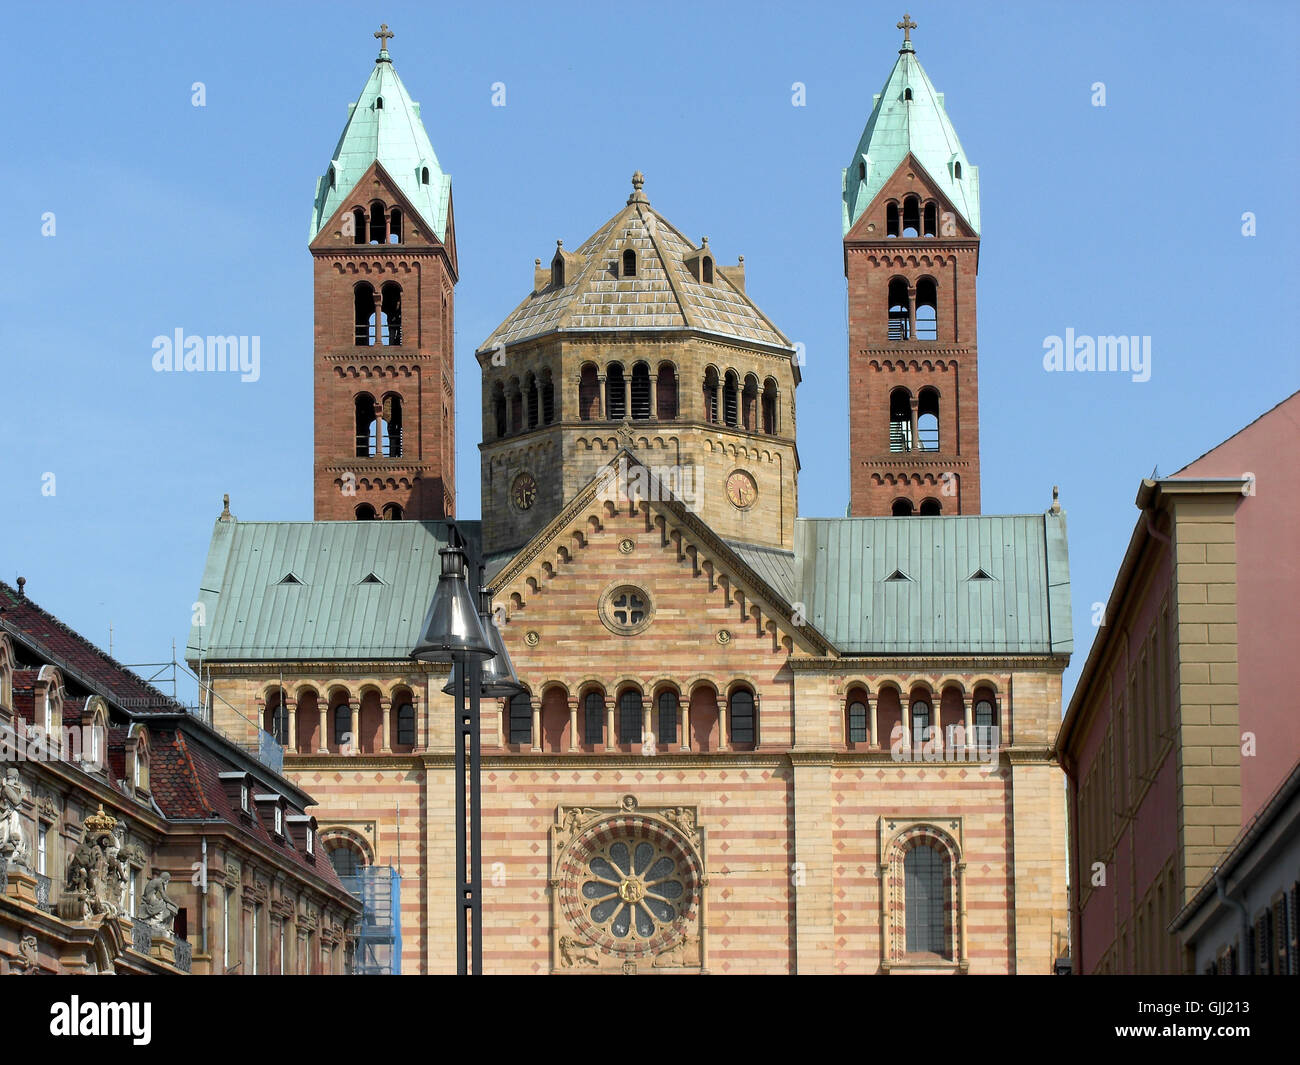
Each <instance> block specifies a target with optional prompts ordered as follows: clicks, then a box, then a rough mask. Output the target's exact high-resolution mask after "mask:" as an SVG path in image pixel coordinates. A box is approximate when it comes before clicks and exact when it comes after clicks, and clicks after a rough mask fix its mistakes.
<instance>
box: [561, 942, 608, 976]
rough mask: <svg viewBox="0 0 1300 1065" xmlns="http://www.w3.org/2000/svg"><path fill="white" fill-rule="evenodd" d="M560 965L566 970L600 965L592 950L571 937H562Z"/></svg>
mask: <svg viewBox="0 0 1300 1065" xmlns="http://www.w3.org/2000/svg"><path fill="white" fill-rule="evenodd" d="M559 946H560V964H561V965H563V966H564V967H565V968H566V969H571V968H573V967H575V966H578V965H591V966H598V965H599V964H600V963H599V962H598V961H597V960H596V958H595V957H594V956H593V952H592V948H590V947H586V946H582V945H581V944H579V943H578V941H577V940H576V939H572V938H570V937H569V936H561V937H560V943H559Z"/></svg>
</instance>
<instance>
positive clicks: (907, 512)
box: [889, 499, 912, 518]
mask: <svg viewBox="0 0 1300 1065" xmlns="http://www.w3.org/2000/svg"><path fill="white" fill-rule="evenodd" d="M889 512H890V513H891V514H892V515H893V516H894V517H896V518H910V517H911V516H912V501H911V500H910V499H895V500H894V505H893V506H892V507H890V508H889Z"/></svg>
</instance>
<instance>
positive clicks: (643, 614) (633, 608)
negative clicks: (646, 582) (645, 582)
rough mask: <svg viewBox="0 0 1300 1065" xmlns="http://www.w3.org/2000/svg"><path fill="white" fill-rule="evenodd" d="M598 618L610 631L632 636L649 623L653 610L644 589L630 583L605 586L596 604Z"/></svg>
mask: <svg viewBox="0 0 1300 1065" xmlns="http://www.w3.org/2000/svg"><path fill="white" fill-rule="evenodd" d="M598 612H599V614H600V620H601V621H602V622H604V623H605V627H606V628H607V629H609V630H610V631H611V632H615V633H618V634H619V635H620V636H632V635H634V634H636V633H638V632H640V631H641V630H642V629H644V628H645V627H646V626H647V625H649V624H650V620H651V618H652V617H653V616H654V610H653V608H652V607H651V604H650V596H649V595H648V594H647V593H646V592H645V591H644V589H641V588H638V587H636V586H635V585H631V584H618V585H614V586H612V587H610V588H607V589H606V590H605V592H604V594H603V595H601V597H600V603H599V606H598Z"/></svg>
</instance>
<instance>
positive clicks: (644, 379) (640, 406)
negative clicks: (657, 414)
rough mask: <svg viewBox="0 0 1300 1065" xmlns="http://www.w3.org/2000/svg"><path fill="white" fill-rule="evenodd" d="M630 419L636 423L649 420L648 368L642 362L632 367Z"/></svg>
mask: <svg viewBox="0 0 1300 1065" xmlns="http://www.w3.org/2000/svg"><path fill="white" fill-rule="evenodd" d="M632 417H633V419H635V420H636V421H648V420H649V418H650V367H649V366H647V365H646V364H645V363H643V362H638V363H637V364H636V365H635V366H633V367H632Z"/></svg>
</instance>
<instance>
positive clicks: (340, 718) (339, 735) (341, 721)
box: [334, 508, 373, 747]
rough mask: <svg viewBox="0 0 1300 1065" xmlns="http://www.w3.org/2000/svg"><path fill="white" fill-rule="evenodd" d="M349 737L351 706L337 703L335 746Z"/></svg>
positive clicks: (350, 733)
mask: <svg viewBox="0 0 1300 1065" xmlns="http://www.w3.org/2000/svg"><path fill="white" fill-rule="evenodd" d="M372 509H373V508H372ZM351 737H352V707H351V706H349V705H348V704H347V703H339V705H338V706H336V707H335V708H334V743H335V745H336V746H339V747H342V746H343V745H344V744H346V743H348V742H350V740H351Z"/></svg>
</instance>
